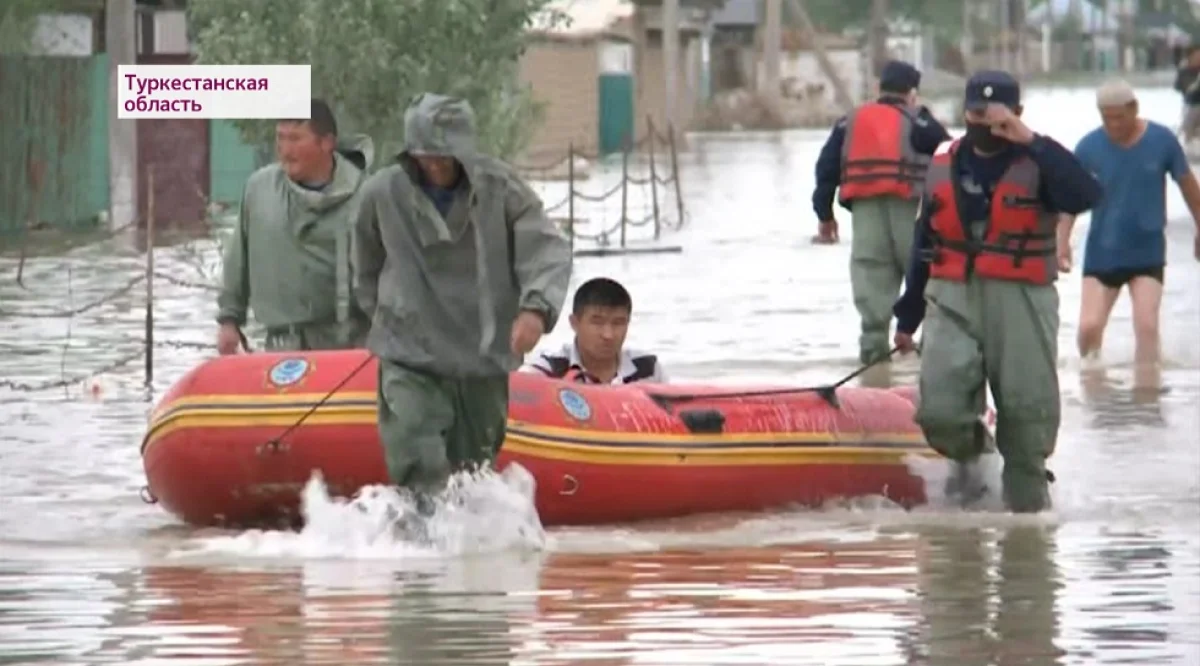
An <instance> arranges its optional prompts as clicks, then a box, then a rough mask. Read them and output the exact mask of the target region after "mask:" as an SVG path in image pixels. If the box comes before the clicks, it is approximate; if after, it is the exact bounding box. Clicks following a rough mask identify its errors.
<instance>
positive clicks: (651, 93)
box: [521, 0, 724, 166]
mask: <svg viewBox="0 0 1200 666" xmlns="http://www.w3.org/2000/svg"><path fill="white" fill-rule="evenodd" d="M723 1H724V0H681V2H680V13H679V18H680V21H679V64H678V67H679V69H678V72H677V74H676V81H677V85H678V89H677V95H678V100H677V104H676V109H677V120H678V124H679V126H680V127H679V128H678V129H681V130H682V129H686V128H687V127H689V126H690V124H691V121H692V118H693V116H694V112H695V102H696V101H697V100H698V99H699V95H700V84H699V80H700V56H701V52H700V51H701V45H700V40H699V39H698V37H699V36H700V34H701V31H702V29H703V27H704V19H705V15H706V12H707V11H709V10H711V9H713V8H715V7H717V6H719V5H720V4H721V3H722V2H723ZM551 6H552V7H554V8H557V9H559V10H561V11H563V12H565V13H566V14H567V15H568V16H570V17H571V19H572V21H571V24H570V25H569V26H565V27H558V28H553V29H550V28H545V27H541V28H538V29H536V30H535V33H536V40H535V42H534V44H533V45H531V46H530V47H529V48H528V49H527V50H526V53H525V55H524V56H523V57H522V59H521V78H522V80H523V81H524V82H526V83H528V84H529V85H530V86H531V87H532V88H533V93H534V96H535V98H536V99H538V100H539V101H541V102H542V103H543V104H544V108H545V118H544V120H543V123H542V125H541V127H540V128H539V130H538V132H537V134H536V135H535V136H534V140H533V144H532V145H531V146H530V147H529V148H528V149H527V151H526V155H525V156H524V158H523V159H522V162H526V163H528V164H530V165H531V166H536V165H537V164H538V163H539V162H545V161H553V160H556V159H557V158H559V157H562V156H563V155H564V154H565V153H566V152H567V149H568V147H569V146H571V145H574V146H576V147H577V148H580V149H581V150H583V151H584V152H588V153H601V154H605V153H611V152H614V151H617V150H619V149H620V148H621V146H622V145H624V144H625V142H626V141H627V140H632V141H635V142H636V141H637V140H638V139H640V138H642V137H644V136H645V135H646V132H647V119H653V122H654V123H655V125H656V126H657V128H658V130H659V131H660V132H664V131H665V130H666V124H667V123H666V120H665V115H666V114H665V108H666V99H665V95H666V93H665V86H666V84H665V71H664V69H663V68H664V66H665V65H664V58H663V42H662V39H663V38H662V27H661V13H662V12H661V3H659V2H654V1H651V0H645V1H641V0H635V1H633V2H630V1H629V0H556V2H554V3H553V4H552V5H551Z"/></svg>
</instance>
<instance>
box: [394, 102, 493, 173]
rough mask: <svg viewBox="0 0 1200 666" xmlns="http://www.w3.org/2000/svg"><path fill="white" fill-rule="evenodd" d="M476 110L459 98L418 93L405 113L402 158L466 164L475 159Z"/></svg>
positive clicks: (476, 153)
mask: <svg viewBox="0 0 1200 666" xmlns="http://www.w3.org/2000/svg"><path fill="white" fill-rule="evenodd" d="M475 141H476V137H475V110H474V109H472V108H471V104H470V103H469V102H467V101H466V100H464V99H461V98H458V97H450V96H447V95H440V94H438V93H421V94H420V95H417V96H416V97H415V98H413V101H412V102H411V103H410V104H409V105H408V109H406V110H405V111H404V151H403V152H402V153H401V154H400V155H401V156H404V155H413V156H416V155H434V156H444V157H453V158H455V159H457V160H458V161H459V162H460V163H461V164H464V165H469V164H471V163H472V162H473V161H474V160H475V158H476V157H477V156H478V154H479V153H478V148H477V147H476V143H475Z"/></svg>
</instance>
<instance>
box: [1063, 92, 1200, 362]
mask: <svg viewBox="0 0 1200 666" xmlns="http://www.w3.org/2000/svg"><path fill="white" fill-rule="evenodd" d="M1096 102H1097V105H1098V106H1099V108H1100V117H1101V118H1102V120H1103V122H1104V124H1103V127H1101V128H1099V129H1096V130H1093V131H1092V132H1090V133H1089V134H1088V135H1087V136H1085V137H1083V139H1081V140H1080V141H1079V145H1078V146H1076V148H1075V154H1076V156H1077V157H1078V158H1079V161H1080V162H1082V163H1083V164H1084V166H1086V167H1087V168H1088V169H1089V170H1091V172H1092V173H1093V174H1095V175H1096V178H1097V179H1098V180H1099V181H1100V183H1101V185H1103V186H1104V198H1103V199H1101V200H1100V203H1099V205H1097V206H1096V207H1095V208H1094V209H1093V210H1092V224H1091V227H1090V228H1089V229H1088V235H1087V242H1086V249H1085V250H1084V259H1083V297H1082V299H1081V300H1082V303H1081V305H1080V313H1079V337H1078V343H1079V354H1080V355H1081V356H1088V355H1090V354H1093V353H1095V352H1098V351H1099V350H1100V346H1101V343H1102V341H1103V338H1104V328H1105V327H1106V326H1107V325H1108V317H1109V315H1110V314H1111V313H1112V308H1113V304H1114V303H1116V300H1117V296H1118V295H1120V293H1121V287H1123V286H1125V285H1128V286H1129V298H1130V299H1131V300H1132V301H1133V329H1134V336H1135V338H1136V341H1137V346H1136V352H1135V354H1134V360H1135V362H1137V363H1157V362H1158V353H1159V346H1158V343H1159V338H1158V312H1159V305H1160V303H1161V301H1162V289H1163V268H1164V267H1165V265H1166V261H1167V248H1166V244H1167V242H1166V232H1165V227H1166V223H1167V190H1166V180H1165V179H1166V176H1167V174H1170V176H1171V178H1172V180H1174V181H1175V183H1176V184H1177V185H1178V186H1179V190H1180V192H1182V193H1183V198H1184V199H1185V200H1186V201H1187V205H1188V209H1189V210H1190V211H1191V213H1192V218H1193V219H1194V220H1195V222H1196V226H1197V237H1196V243H1195V254H1196V258H1197V259H1200V184H1198V183H1197V181H1196V177H1195V175H1194V174H1192V171H1191V168H1190V167H1189V166H1188V163H1187V159H1186V158H1185V157H1184V154H1183V148H1182V147H1181V146H1180V145H1179V140H1178V139H1177V138H1176V137H1175V135H1174V133H1172V132H1171V130H1169V129H1167V128H1166V127H1164V126H1163V125H1160V124H1158V123H1155V122H1151V121H1148V120H1144V119H1142V118H1139V117H1138V103H1137V98H1136V97H1135V95H1134V93H1133V89H1132V88H1131V87H1130V86H1129V84H1128V83H1125V82H1124V81H1111V82H1109V83H1106V84H1104V86H1102V87H1101V88H1100V89H1099V91H1098V92H1097V94H1096ZM1074 222H1075V218H1074V217H1064V218H1062V221H1061V222H1060V223H1059V228H1058V254H1059V256H1058V261H1059V268H1060V269H1061V270H1063V271H1068V270H1070V268H1071V228H1072V226H1073V225H1074Z"/></svg>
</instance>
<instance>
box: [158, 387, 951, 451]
mask: <svg viewBox="0 0 1200 666" xmlns="http://www.w3.org/2000/svg"><path fill="white" fill-rule="evenodd" d="M263 397H266V398H268V399H267V400H262V399H261V398H263ZM324 397H325V396H324V394H297V395H285V396H275V395H270V396H257V395H255V396H247V395H242V396H195V397H189V398H185V399H181V400H177V401H172V402H171V403H170V404H168V405H164V406H163V408H161V409H159V410H158V412H157V413H156V415H155V417H154V418H153V419H152V422H151V424H150V428H149V431H148V432H147V436H146V439H145V441H144V443H143V447H142V454H143V455H145V453H146V451H147V450H149V448H150V447H151V446H153V445H154V444H155V443H156V442H158V441H159V440H161V439H162V438H164V437H165V436H167V435H168V434H170V433H172V432H175V431H177V430H182V429H217V428H221V429H224V428H250V427H263V426H266V427H278V428H279V429H280V432H281V434H282V431H284V430H286V429H287V428H288V427H290V426H292V425H294V424H295V423H296V422H297V421H299V420H300V418H301V417H303V416H304V415H305V414H306V413H307V412H308V411H309V410H311V409H312V405H313V404H315V403H316V402H317V401H319V400H320V399H321V398H324ZM376 418H377V413H376V408H375V394H374V393H373V392H355V393H345V394H339V395H338V396H337V397H335V398H331V399H330V400H328V401H327V402H326V403H325V404H323V405H321V408H320V409H318V410H316V411H314V412H313V413H312V414H311V415H309V416H308V417H307V418H306V419H305V420H304V424H305V425H324V426H339V425H341V426H373V425H375V423H376ZM508 425H509V429H510V430H509V433H508V435H507V437H506V438H505V444H504V446H505V448H506V449H507V450H508V451H510V452H514V453H524V454H526V455H530V456H537V457H543V458H551V459H556V460H566V461H576V462H589V463H596V464H638V465H678V464H692V465H704V464H719V465H789V464H790V465H796V464H895V463H896V462H898V461H899V460H900V459H901V458H902V457H903V456H906V455H911V454H913V453H918V454H922V455H931V454H932V451H930V449H929V448H928V447H927V446H926V445H925V442H924V439H923V438H922V437H921V436H920V435H919V434H914V433H874V434H872V436H871V437H870V440H864V439H863V438H860V437H857V436H850V437H847V436H846V435H845V434H839V435H835V434H833V433H820V432H796V433H783V432H780V433H722V434H711V435H710V434H704V435H689V434H673V433H672V434H666V433H636V432H634V433H628V432H605V431H590V430H585V429H576V428H563V427H554V426H542V425H534V424H529V423H523V422H517V421H512V420H510V421H509V424H508ZM638 444H643V446H639V445H638ZM671 444H679V445H680V446H671ZM822 444H824V446H822Z"/></svg>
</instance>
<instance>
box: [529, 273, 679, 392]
mask: <svg viewBox="0 0 1200 666" xmlns="http://www.w3.org/2000/svg"><path fill="white" fill-rule="evenodd" d="M632 312H633V299H632V298H630V297H629V292H628V291H627V290H626V289H625V287H623V286H621V283H619V282H617V281H616V280H610V279H608V278H593V279H591V280H588V281H587V282H585V283H583V284H582V285H580V287H579V289H578V290H576V292H575V301H574V303H573V304H572V310H571V316H570V322H571V329H572V330H574V331H575V339H574V340H572V341H571V342H568V343H567V344H565V345H563V346H562V348H561V349H557V350H553V351H544V352H541V353H539V354H538V355H537V356H535V357H534V359H533V360H532V361H531V362H529V363H527V364H526V365H524V366H522V367H521V372H531V373H532V372H540V373H542V374H544V375H546V376H547V377H553V378H555V379H565V380H567V381H576V382H581V383H584V384H629V383H631V382H636V381H651V382H665V381H667V378H666V375H665V374H664V373H663V370H662V365H661V364H659V362H658V357H656V356H653V355H651V354H642V353H639V352H636V351H633V350H630V349H626V348H625V335H626V334H627V333H628V332H629V316H630V314H631V313H632Z"/></svg>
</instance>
